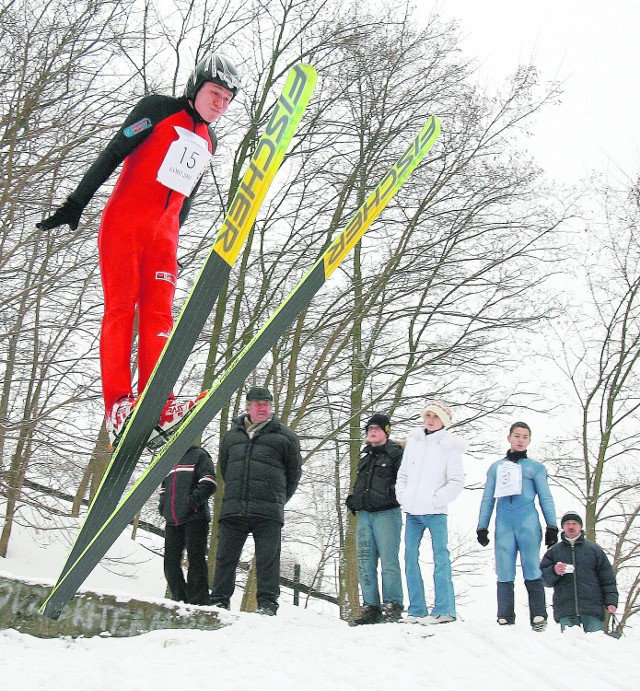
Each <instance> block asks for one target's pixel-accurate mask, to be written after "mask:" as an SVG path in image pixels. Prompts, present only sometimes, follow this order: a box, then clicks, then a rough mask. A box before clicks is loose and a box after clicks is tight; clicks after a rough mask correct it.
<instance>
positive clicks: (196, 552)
mask: <svg viewBox="0 0 640 691" xmlns="http://www.w3.org/2000/svg"><path fill="white" fill-rule="evenodd" d="M216 487H217V485H216V469H215V467H214V465H213V461H212V460H211V456H210V455H209V454H208V453H207V452H206V451H205V450H204V449H202V448H200V447H199V446H192V447H191V448H190V449H189V450H188V451H187V453H186V454H185V455H184V456H183V457H182V458H181V459H180V462H179V463H177V464H176V465H175V466H174V467H173V468H172V469H171V472H170V473H169V474H168V475H167V477H166V478H165V479H164V480H163V481H162V485H161V486H160V504H159V506H158V509H159V511H160V514H161V515H162V516H164V518H165V519H166V521H167V524H166V526H165V529H164V575H165V577H166V579H167V584H168V585H169V590H170V591H171V597H172V598H173V599H174V600H178V601H180V602H188V603H190V604H192V605H208V604H209V586H208V573H207V536H208V533H209V523H210V522H211V513H210V511H209V497H210V496H211V495H212V494H213V493H214V492H215V491H216ZM185 547H186V549H187V560H188V562H189V566H188V569H187V580H186V582H185V579H184V574H183V572H182V553H183V551H184V549H185Z"/></svg>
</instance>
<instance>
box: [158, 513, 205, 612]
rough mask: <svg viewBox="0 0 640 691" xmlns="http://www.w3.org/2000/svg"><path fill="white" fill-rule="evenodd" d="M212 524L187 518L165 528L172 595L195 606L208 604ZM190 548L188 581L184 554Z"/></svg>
mask: <svg viewBox="0 0 640 691" xmlns="http://www.w3.org/2000/svg"><path fill="white" fill-rule="evenodd" d="M208 533H209V523H208V522H207V521H205V520H195V521H187V523H181V524H180V525H170V524H168V523H167V525H166V526H165V529H164V575H165V578H166V579H167V583H168V585H169V590H170V591H171V597H172V598H173V599H174V600H178V601H180V602H188V603H189V604H192V605H208V604H209V586H208V574H207V536H208ZM185 547H186V549H187V559H188V561H189V568H188V569H187V580H186V581H185V578H184V573H183V571H182V553H183V551H184V549H185Z"/></svg>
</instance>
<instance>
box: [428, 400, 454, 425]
mask: <svg viewBox="0 0 640 691" xmlns="http://www.w3.org/2000/svg"><path fill="white" fill-rule="evenodd" d="M427 413H435V414H436V415H437V416H438V417H439V418H440V420H441V421H442V424H443V425H444V426H445V427H448V426H449V425H450V424H451V420H452V419H453V413H452V412H451V408H449V406H448V405H447V404H446V403H445V402H444V401H427V405H426V408H425V409H424V411H423V413H422V417H423V418H424V416H425V415H426V414H427Z"/></svg>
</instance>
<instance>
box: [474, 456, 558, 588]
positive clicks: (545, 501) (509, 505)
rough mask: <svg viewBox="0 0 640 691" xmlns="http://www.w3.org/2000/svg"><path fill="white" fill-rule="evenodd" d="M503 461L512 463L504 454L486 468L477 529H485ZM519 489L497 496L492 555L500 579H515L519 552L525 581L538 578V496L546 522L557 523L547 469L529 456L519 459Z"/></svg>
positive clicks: (494, 501)
mask: <svg viewBox="0 0 640 691" xmlns="http://www.w3.org/2000/svg"><path fill="white" fill-rule="evenodd" d="M502 463H513V461H511V460H509V459H507V458H506V457H505V458H503V459H501V460H499V461H496V462H495V463H493V464H492V465H491V466H490V468H489V470H488V471H487V482H486V484H485V487H484V493H483V495H482V502H481V504H480V517H479V519H478V530H480V529H487V528H488V527H489V521H490V520H491V514H492V513H493V507H494V504H495V503H496V497H495V489H496V474H497V472H498V468H499V466H500V465H501V464H502ZM517 463H518V464H519V465H520V466H521V467H522V491H521V493H520V494H517V495H512V496H508V497H499V498H498V500H497V503H498V510H497V512H496V534H495V555H496V574H497V576H498V581H499V582H509V581H514V580H515V575H516V555H517V553H518V552H520V563H521V565H522V573H523V576H524V578H525V580H526V581H529V580H535V579H538V578H540V577H541V572H540V544H541V542H542V530H541V528H540V518H539V516H538V512H537V510H536V507H535V498H536V495H538V501H539V502H540V508H541V509H542V513H543V515H544V518H545V521H546V522H547V525H555V524H556V510H555V505H554V503H553V497H552V496H551V491H550V490H549V484H548V482H547V471H546V468H545V467H544V466H543V465H542V463H539V462H538V461H534V460H533V459H531V458H521V459H519V460H518V461H517Z"/></svg>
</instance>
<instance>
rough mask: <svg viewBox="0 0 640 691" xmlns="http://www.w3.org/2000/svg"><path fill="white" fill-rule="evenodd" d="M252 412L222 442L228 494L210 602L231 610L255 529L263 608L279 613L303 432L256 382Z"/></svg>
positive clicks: (250, 398)
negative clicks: (287, 519) (287, 508)
mask: <svg viewBox="0 0 640 691" xmlns="http://www.w3.org/2000/svg"><path fill="white" fill-rule="evenodd" d="M246 400H247V412H246V413H244V414H243V415H241V416H240V417H238V418H236V420H234V425H233V427H232V428H231V429H230V430H229V431H228V432H227V434H225V436H224V438H223V440H222V443H221V445H220V472H221V474H222V477H223V479H224V483H225V486H224V496H223V499H222V508H221V510H220V519H219V524H218V550H217V554H216V571H215V576H214V581H213V587H212V590H211V604H213V605H217V606H218V607H224V608H226V609H229V604H230V600H231V596H232V595H233V591H234V589H235V577H236V568H237V566H238V562H239V560H240V555H241V554H242V548H243V547H244V544H245V542H246V539H247V537H248V535H249V533H251V534H252V535H253V541H254V544H255V556H256V575H257V593H256V595H257V600H258V611H259V612H261V613H263V614H271V615H273V614H275V613H276V611H277V609H278V596H279V595H280V546H281V541H282V526H283V525H284V505H285V504H286V503H287V502H288V501H289V499H291V497H292V496H293V494H294V492H295V491H296V489H297V487H298V482H299V480H300V475H301V473H302V458H301V455H300V442H299V441H298V437H297V436H296V435H295V434H294V432H293V431H292V430H290V429H289V428H288V427H287V426H285V425H283V424H282V423H281V422H280V421H279V420H278V418H277V417H275V416H274V414H273V396H272V395H271V392H270V391H269V389H266V388H263V387H258V386H255V387H252V388H251V389H249V391H248V393H247V399H246Z"/></svg>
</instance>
